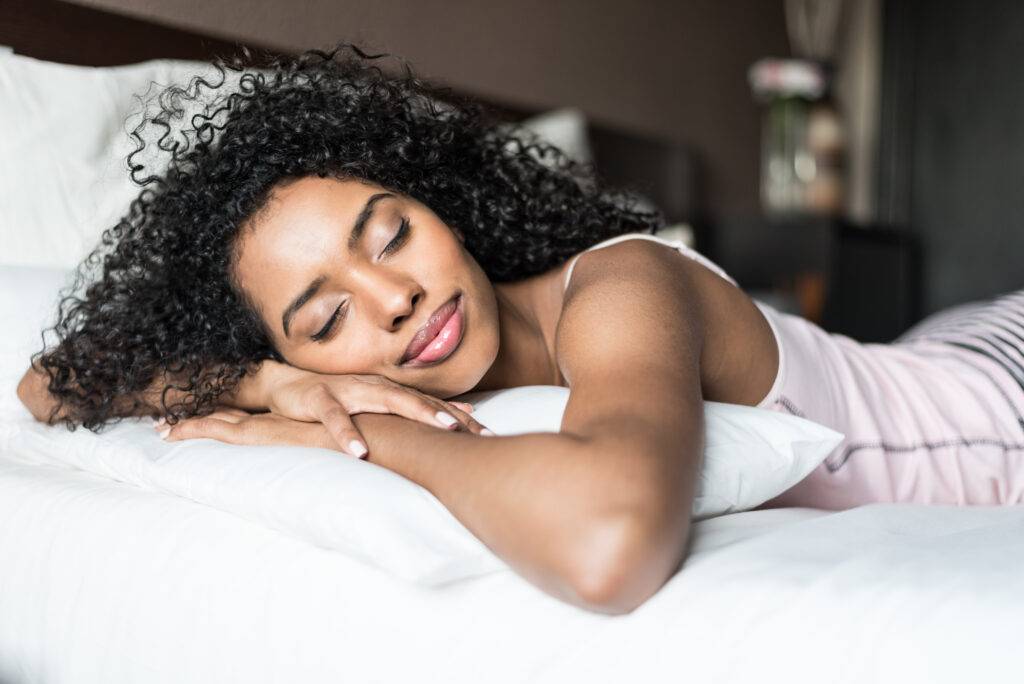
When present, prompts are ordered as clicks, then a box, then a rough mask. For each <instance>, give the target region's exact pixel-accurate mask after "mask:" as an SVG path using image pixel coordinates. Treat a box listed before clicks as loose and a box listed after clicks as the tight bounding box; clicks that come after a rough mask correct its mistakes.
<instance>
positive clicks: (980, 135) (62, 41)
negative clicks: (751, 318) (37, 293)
mask: <svg viewBox="0 0 1024 684" xmlns="http://www.w3.org/2000/svg"><path fill="white" fill-rule="evenodd" d="M1022 36H1024V3H1021V2H1018V1H1015V0H985V1H982V2H977V1H975V2H972V1H970V0H950V1H938V0H937V1H932V2H926V1H924V0H634V1H632V2H622V1H621V0H516V1H492V2H480V1H479V0H475V1H470V0H302V1H285V0H230V1H229V0H219V1H218V0H74V1H73V2H72V1H67V2H64V1H60V0H38V1H35V2H32V1H29V0H0V45H6V46H8V47H9V48H10V49H11V50H12V51H13V53H14V54H23V55H28V56H32V57H35V58H38V59H44V60H50V61H56V62H64V63H69V64H87V65H91V66H111V65H117V64H127V63H133V62H137V61H142V60H145V59H153V58H158V57H164V58H184V59H199V58H203V57H205V56H208V55H209V54H213V53H224V52H226V51H228V48H229V47H231V46H234V45H237V44H239V43H243V44H246V45H250V46H255V47H261V48H267V49H270V50H272V51H276V52H281V53H290V52H297V51H301V50H303V49H307V48H311V47H326V46H329V45H331V44H333V43H334V42H335V41H337V40H339V39H346V40H353V41H357V42H359V43H361V44H363V45H365V46H366V47H368V48H370V49H374V50H380V51H386V52H391V53H395V54H398V55H400V56H402V57H404V58H406V59H408V60H409V61H410V62H411V63H412V64H413V66H414V67H415V68H416V70H417V71H418V72H419V73H420V75H422V76H424V77H426V78H427V79H429V80H432V81H436V82H440V83H444V84H446V85H449V86H451V87H452V88H453V89H455V90H457V91H459V92H463V93H466V94H471V95H475V96H477V97H480V98H482V99H484V100H486V101H487V102H489V103H491V104H492V105H493V106H494V107H495V108H496V109H499V110H501V111H502V112H504V113H505V115H507V116H508V118H510V119H514V120H518V121H523V122H529V124H530V125H532V126H535V128H536V130H537V131H538V132H539V133H541V134H544V135H548V136H549V137H550V138H551V139H552V141H553V142H555V143H556V144H559V145H560V146H563V148H565V149H566V151H567V152H569V153H571V154H573V155H574V156H577V157H578V158H581V159H583V160H585V161H592V162H593V163H594V164H595V165H596V166H597V168H598V170H599V171H600V172H602V173H603V174H604V175H605V176H606V177H607V178H609V179H610V180H613V181H615V182H619V183H622V184H626V185H629V186H631V187H633V188H635V189H636V190H638V191H639V192H641V193H643V194H644V195H645V196H646V197H648V198H649V199H650V200H651V201H652V202H654V203H656V204H658V205H659V206H660V207H661V208H662V209H663V210H664V211H665V212H666V214H667V216H668V218H669V219H670V222H671V223H672V230H673V231H675V233H674V234H676V235H682V236H685V238H686V239H688V240H690V241H691V243H692V244H693V245H694V246H695V247H696V248H697V249H699V250H700V251H701V252H703V253H705V254H706V255H707V256H709V257H710V258H712V259H713V260H715V261H717V262H718V263H719V264H720V265H721V266H722V267H724V268H725V269H726V270H727V271H729V272H730V273H731V274H732V275H733V276H734V277H735V278H736V279H737V280H738V281H739V282H740V284H741V285H743V286H744V288H745V289H747V290H748V291H749V292H750V293H751V294H752V295H754V296H756V297H758V298H761V299H763V300H765V301H768V302H769V303H771V304H773V305H775V306H777V307H778V308H780V309H783V310H787V311H791V312H794V313H799V314H801V315H804V316H806V317H808V318H810V319H812V320H814V321H816V322H818V323H819V324H821V325H823V326H824V327H825V328H826V329H828V330H831V331H834V332H841V333H844V334H848V335H851V336H853V337H855V338H857V339H860V340H863V341H869V342H870V341H888V340H891V339H893V338H894V337H896V336H897V335H898V334H899V333H900V332H902V331H903V330H905V329H907V328H908V327H910V326H911V325H912V324H913V323H915V322H916V321H917V320H919V319H920V318H921V317H923V316H925V315H927V314H929V313H931V312H934V311H937V310H939V309H942V308H944V307H947V306H952V305H955V304H958V303H962V302H966V301H970V300H974V299H980V298H985V297H991V296H994V295H996V294H1000V293H1002V292H1005V291H1009V290H1014V289H1018V288H1024V266H1022V264H1021V258H1020V255H1021V254H1022V253H1024V232H1022V230H1021V228H1020V226H1021V218H1022V216H1024V192H1022V191H1021V190H1020V189H1018V188H1017V187H1015V186H1016V185H1017V184H1018V183H1020V181H1021V179H1024V87H1022V85H1021V81H1020V79H1019V72H1020V70H1021V67H1022V66H1024V40H1022Z"/></svg>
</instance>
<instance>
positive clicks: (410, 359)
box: [402, 294, 463, 366]
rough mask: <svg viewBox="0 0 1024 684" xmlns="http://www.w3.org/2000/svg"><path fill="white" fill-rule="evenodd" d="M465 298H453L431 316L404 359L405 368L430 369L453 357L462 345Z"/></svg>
mask: <svg viewBox="0 0 1024 684" xmlns="http://www.w3.org/2000/svg"><path fill="white" fill-rule="evenodd" d="M462 319H463V315H462V296H461V294H459V295H456V296H455V297H452V298H451V299H449V300H448V301H447V302H445V303H444V304H443V305H442V306H441V307H440V308H438V310H437V311H435V312H434V313H433V314H431V316H430V318H429V319H427V322H426V324H424V325H423V327H421V328H420V329H419V330H418V331H417V332H416V335H415V336H414V337H413V339H412V342H410V343H409V347H408V348H407V349H406V350H405V355H404V356H402V365H416V366H420V365H426V364H430V363H434V362H437V361H440V360H441V359H444V358H446V357H447V356H448V355H450V354H451V353H452V352H453V351H455V348H456V347H458V346H459V342H461V341H462V330H463V320H462Z"/></svg>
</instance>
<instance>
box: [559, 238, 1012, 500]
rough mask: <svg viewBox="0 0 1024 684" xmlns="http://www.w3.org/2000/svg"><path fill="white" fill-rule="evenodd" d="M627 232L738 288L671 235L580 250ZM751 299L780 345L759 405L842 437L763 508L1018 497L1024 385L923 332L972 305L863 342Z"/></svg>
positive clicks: (992, 362)
mask: <svg viewBox="0 0 1024 684" xmlns="http://www.w3.org/2000/svg"><path fill="white" fill-rule="evenodd" d="M631 239H642V240H651V241H654V242H659V243H661V244H664V245H666V246H668V247H670V248H672V249H675V250H677V251H678V252H679V253H681V254H683V255H684V256H687V257H690V258H692V259H694V260H696V261H698V262H699V263H701V264H702V265H704V266H705V267H707V268H708V269H710V270H711V271H713V272H714V273H716V274H718V275H719V276H721V277H722V278H724V279H725V280H727V281H728V282H730V283H732V284H733V285H735V286H736V287H739V285H738V284H737V283H736V281H735V280H734V279H733V278H732V277H730V276H729V275H728V274H727V273H726V272H725V271H724V270H723V269H722V268H721V267H719V266H718V265H717V264H715V263H713V262H712V261H711V260H710V259H708V258H707V257H705V256H704V255H702V254H700V253H699V252H697V251H696V250H694V249H692V248H691V247H689V246H688V245H686V244H685V243H683V242H682V241H680V240H670V239H666V238H662V237H658V236H655V235H646V234H641V233H627V234H625V235H618V236H616V237H613V238H611V239H609V240H605V241H603V242H599V243H598V244H596V245H593V246H592V247H590V248H588V249H587V250H585V251H590V250H594V249H600V248H602V247H607V246H609V245H613V244H616V243H618V242H621V241H623V240H631ZM578 258H579V255H576V256H575V257H573V258H572V260H571V263H570V264H569V267H568V269H567V272H566V275H565V281H564V283H563V286H564V287H567V286H568V283H569V279H570V278H571V277H572V271H573V268H574V267H575V265H576V259H578ZM753 301H754V304H755V305H756V306H757V307H758V309H759V310H760V311H761V313H762V315H763V316H764V317H765V320H767V322H768V324H769V326H770V327H771V329H772V333H773V334H774V336H775V341H776V344H777V345H778V349H779V365H778V370H777V372H776V376H775V380H774V382H773V384H772V387H771V389H770V390H769V391H768V394H767V395H766V396H765V397H764V398H763V399H762V400H761V401H760V402H759V403H758V404H757V406H758V407H759V408H764V409H768V410H771V411H777V412H783V413H789V414H792V415H796V416H800V417H802V418H806V419H808V420H812V421H814V422H817V423H820V424H822V425H826V426H828V427H830V428H832V429H834V430H837V431H839V432H842V433H843V434H844V435H845V438H844V439H843V441H842V442H840V444H839V445H838V446H837V447H836V448H835V449H834V450H833V451H832V453H830V454H829V455H828V456H827V457H826V458H825V460H824V461H823V462H822V464H821V465H820V466H818V468H816V469H815V470H814V471H813V472H812V473H811V474H810V475H808V476H807V477H806V478H805V479H804V480H802V481H801V482H799V483H798V484H797V485H795V486H794V487H792V488H791V489H789V490H788V491H786V492H784V493H782V494H781V495H779V496H778V497H776V498H775V499H772V500H771V501H769V502H767V503H766V504H764V505H763V506H762V508H772V507H778V506H806V507H813V508H826V509H843V508H850V507H853V506H858V505H862V504H867V503H874V502H917V503H947V504H960V505H964V504H1012V503H1019V502H1022V501H1024V418H1022V416H1024V386H1022V383H1020V382H1018V381H1017V379H1016V378H1015V377H1014V376H1013V374H1012V373H1011V372H1010V370H1012V369H1008V367H1007V366H1006V364H1002V363H1000V362H999V361H1000V360H1001V359H1000V358H995V357H994V355H988V356H986V355H984V354H978V353H975V352H973V351H971V350H970V349H968V348H966V345H960V346H958V345H957V344H955V343H951V342H950V340H949V339H945V338H944V339H937V338H936V337H935V335H931V336H929V335H926V334H923V333H925V332H927V331H928V330H929V329H931V330H932V331H934V328H935V326H934V325H931V324H930V321H933V319H937V318H942V322H943V323H944V324H945V326H946V329H948V328H949V326H950V324H956V323H957V322H958V321H954V320H951V319H952V318H959V317H960V316H961V312H962V315H967V312H968V310H974V308H975V307H958V311H957V312H939V314H936V315H935V316H933V317H930V318H929V319H926V320H925V321H924V322H923V323H921V324H918V326H915V328H914V329H912V330H910V331H908V332H907V333H904V335H902V336H901V337H900V338H898V339H897V340H896V341H894V342H893V343H890V344H875V343H867V344H865V343H860V342H857V341H855V340H853V339H851V338H849V337H847V336H844V335H839V334H834V333H828V332H825V331H824V330H822V329H821V328H820V327H818V326H817V325H815V324H813V323H811V322H810V321H808V320H806V319H804V318H801V317H800V316H795V315H792V314H787V313H783V312H780V311H778V310H776V309H774V308H773V307H771V306H769V305H767V304H765V303H763V302H759V301H757V300H753ZM1021 302H1022V303H1021V305H1020V306H1019V307H1018V309H1019V311H1020V312H1021V313H1022V314H1024V298H1022V299H1021ZM979 306H980V305H979ZM1021 320H1022V321H1024V315H1022V316H1021ZM954 327H955V325H954ZM961 327H962V326H961ZM1022 335H1024V328H1022ZM1022 341H1024V340H1022ZM1022 347H1024V345H1022ZM1021 363H1022V364H1024V355H1021Z"/></svg>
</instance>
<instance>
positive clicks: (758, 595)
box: [0, 454, 1024, 684]
mask: <svg viewBox="0 0 1024 684" xmlns="http://www.w3.org/2000/svg"><path fill="white" fill-rule="evenodd" d="M7 456H8V457H4V455H2V454H0V520H2V521H3V523H2V525H0V682H3V683H4V684H21V683H30V682H31V683H35V682H40V683H41V682H46V683H68V684H90V683H96V684H121V683H145V684H161V683H164V682H166V683H172V682H173V683H175V684H177V683H180V682H216V683H217V684H228V683H230V682H239V683H242V682H244V683H245V684H258V683H262V682H268V683H269V682H303V683H308V684H314V683H317V682H331V683H332V684H335V683H337V682H435V681H436V682H446V683H447V682H452V683H454V682H473V683H477V682H544V683H551V684H554V683H559V684H561V683H563V682H589V683H593V684H596V683H598V682H681V681H694V682H702V683H703V682H736V683H747V682H773V681H780V682H781V681H785V682H791V683H792V682H815V683H818V682H870V681H892V682H958V683H959V682H963V681H1010V680H1013V679H1014V678H1016V677H1017V676H1019V674H1020V655H1019V652H1020V641H1021V634H1022V633H1024V630H1022V628H1024V573H1022V572H1021V570H1020V568H1021V567H1024V508H989V509H984V508H976V509H956V508H947V507H934V506H932V507H920V506H912V505H892V504H884V505H883V504H879V505H873V506H866V507H862V508H858V509H853V510H849V511H843V512H838V513H826V512H823V511H813V510H808V509H779V510H764V511H751V512H746V513H736V514H732V515H727V516H724V517H720V518H714V519H711V520H707V521H704V522H701V523H698V524H697V525H696V527H695V530H694V535H693V544H692V549H691V552H690V555H689V557H688V560H687V561H686V563H685V565H684V567H683V568H682V570H681V571H680V572H679V573H678V574H677V575H676V576H675V577H673V578H672V580H670V581H669V583H668V584H667V585H666V586H665V587H664V588H663V589H662V590H661V591H660V592H659V593H658V594H657V595H655V596H654V597H653V598H652V599H650V600H649V601H648V602H647V603H645V604H644V605H643V606H641V607H640V608H639V609H637V610H636V611H634V612H633V613H630V614H628V615H624V616H604V615H599V614H595V613H589V612H586V611H583V610H580V609H578V608H575V607H573V606H570V605H567V604H564V603H561V602H559V601H557V600H556V599H554V598H551V597H549V596H548V595H546V594H544V593H543V592H541V591H539V590H538V589H536V588H535V587H534V586H533V585H531V584H529V583H528V582H526V581H525V580H523V579H521V578H520V577H519V576H518V575H516V574H515V573H514V572H512V571H510V570H503V571H498V572H494V573H490V574H488V575H484V576H481V577H478V578H474V579H470V580H464V581H461V582H457V583H454V584H451V585H449V586H445V587H433V588H431V587H422V586H417V585H413V584H410V583H408V582H404V581H401V580H399V579H396V578H395V577H393V576H391V575H388V574H385V573H383V572H381V571H379V570H377V569H375V568H373V567H371V566H368V565H366V564H365V563H360V562H358V561H356V560H354V559H352V558H350V557H349V556H346V555H345V554H343V553H340V552H337V551H330V550H326V549H323V548H319V547H316V546H314V545H312V544H310V543H307V542H305V541H302V540H299V539H296V538H294V537H292V536H289V535H287V534H284V533H282V532H278V531H274V530H272V529H269V528H267V527H265V526H263V525H259V524H256V523H253V522H249V521H246V520H244V519H242V518H240V517H237V516H235V515H232V514H230V513H226V512H223V511H220V510H217V509H214V508H210V507H207V506H204V505H202V504H198V503H195V502H192V501H189V500H187V499H183V498H180V497H177V496H172V495H168V494H163V493H158V492H150V491H144V490H141V489H138V488H136V487H133V486H131V485H128V484H122V483H117V482H113V481H110V480H107V479H104V478H101V477H98V476H96V475H92V474H88V473H84V472H80V471H75V470H67V469H58V468H49V467H43V466H38V465H25V464H19V463H16V462H15V461H14V460H12V459H11V458H9V457H10V454H8V455H7Z"/></svg>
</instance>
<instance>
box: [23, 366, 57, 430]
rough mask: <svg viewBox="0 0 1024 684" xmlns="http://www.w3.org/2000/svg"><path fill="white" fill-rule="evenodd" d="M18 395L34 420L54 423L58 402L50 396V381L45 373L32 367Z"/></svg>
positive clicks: (24, 378) (25, 376)
mask: <svg viewBox="0 0 1024 684" xmlns="http://www.w3.org/2000/svg"><path fill="white" fill-rule="evenodd" d="M17 395H18V400H19V401H20V402H21V403H22V405H24V407H25V408H27V409H28V411H29V413H31V414H32V417H33V418H35V419H36V420H38V421H39V422H41V423H50V422H51V421H52V419H53V416H52V413H53V408H54V406H55V405H56V400H55V399H54V398H53V397H52V395H51V394H50V390H49V379H48V376H47V375H46V374H45V373H42V372H40V371H38V370H36V369H35V368H34V367H32V366H30V367H29V369H28V370H27V371H25V375H23V376H22V378H21V381H20V382H19V383H18V389H17Z"/></svg>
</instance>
